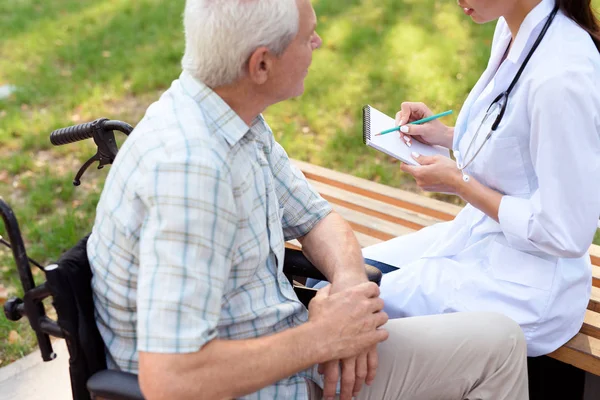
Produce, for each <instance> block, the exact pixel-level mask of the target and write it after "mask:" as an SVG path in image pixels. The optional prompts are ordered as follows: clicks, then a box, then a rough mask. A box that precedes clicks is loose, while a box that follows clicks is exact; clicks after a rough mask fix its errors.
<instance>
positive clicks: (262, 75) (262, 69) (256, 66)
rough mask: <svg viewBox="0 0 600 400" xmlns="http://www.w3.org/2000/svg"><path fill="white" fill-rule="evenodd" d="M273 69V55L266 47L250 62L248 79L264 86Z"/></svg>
mask: <svg viewBox="0 0 600 400" xmlns="http://www.w3.org/2000/svg"><path fill="white" fill-rule="evenodd" d="M272 68H273V55H272V54H271V52H269V49H267V48H266V47H259V48H258V49H256V50H255V51H254V53H252V55H251V56H250V59H249V60H248V77H249V78H250V79H251V80H252V82H254V83H256V84H257V85H262V84H264V83H265V82H266V81H267V79H268V78H269V74H270V73H271V70H272Z"/></svg>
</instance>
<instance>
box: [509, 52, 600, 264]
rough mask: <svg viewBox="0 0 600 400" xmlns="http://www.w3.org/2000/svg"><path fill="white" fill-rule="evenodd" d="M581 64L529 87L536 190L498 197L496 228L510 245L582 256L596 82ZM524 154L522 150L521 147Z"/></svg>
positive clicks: (592, 179)
mask: <svg viewBox="0 0 600 400" xmlns="http://www.w3.org/2000/svg"><path fill="white" fill-rule="evenodd" d="M585 68H586V67H585V63H582V64H581V65H576V66H574V67H573V69H572V70H571V71H568V70H564V71H562V72H561V73H560V74H556V75H555V76H553V77H547V78H546V79H543V80H542V81H541V82H538V83H537V84H535V83H532V86H531V87H530V92H529V97H528V105H529V110H530V111H529V116H530V123H531V136H530V154H529V156H530V157H531V161H532V164H533V167H534V169H535V172H536V177H537V180H538V189H537V190H535V191H534V192H533V193H532V196H531V197H530V198H529V199H524V198H517V197H511V196H504V197H503V198H502V201H501V204H500V210H499V221H500V225H501V228H502V230H503V232H504V234H505V236H506V238H507V240H508V242H509V244H510V245H511V246H513V247H514V248H517V249H519V250H524V251H543V252H545V253H547V254H550V255H553V256H557V257H581V256H583V255H584V254H585V253H586V252H587V250H588V248H589V246H590V245H591V243H592V240H593V237H594V233H595V231H596V227H597V224H598V217H599V215H600V116H599V110H600V87H598V86H599V84H598V76H597V75H598V74H597V70H596V71H592V68H591V67H590V66H589V63H588V64H587V70H586V69H585ZM524 156H525V157H526V156H527V155H526V154H524Z"/></svg>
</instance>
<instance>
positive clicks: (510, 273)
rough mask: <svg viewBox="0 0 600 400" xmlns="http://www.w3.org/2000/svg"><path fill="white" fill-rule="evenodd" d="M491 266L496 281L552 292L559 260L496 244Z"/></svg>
mask: <svg viewBox="0 0 600 400" xmlns="http://www.w3.org/2000/svg"><path fill="white" fill-rule="evenodd" d="M490 264H491V269H492V274H493V276H494V278H495V279H499V280H503V281H508V282H513V283H518V284H520V285H525V286H529V287H534V288H537V289H542V290H550V288H551V287H552V282H553V281H554V275H555V273H556V265H557V260H556V259H555V260H554V261H551V260H546V259H544V258H541V257H538V256H535V255H533V254H529V253H525V252H523V251H519V250H515V249H513V248H512V247H509V246H505V245H503V244H502V243H499V242H494V243H493V244H492V248H491V252H490Z"/></svg>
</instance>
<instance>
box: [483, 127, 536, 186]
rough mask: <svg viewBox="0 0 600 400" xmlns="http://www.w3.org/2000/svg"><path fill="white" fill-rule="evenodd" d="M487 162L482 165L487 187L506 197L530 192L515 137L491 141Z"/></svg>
mask: <svg viewBox="0 0 600 400" xmlns="http://www.w3.org/2000/svg"><path fill="white" fill-rule="evenodd" d="M487 160H488V161H487V162H486V163H485V165H482V167H483V168H484V171H485V172H484V175H485V177H486V179H485V180H486V182H487V183H488V186H490V187H491V188H492V189H495V190H498V191H500V192H502V193H504V194H508V195H523V194H528V193H529V192H530V188H529V181H528V180H527V172H526V170H525V165H524V162H523V155H522V150H521V148H520V146H519V140H518V139H517V138H516V137H498V138H495V139H492V142H491V146H490V147H489V149H488V152H487Z"/></svg>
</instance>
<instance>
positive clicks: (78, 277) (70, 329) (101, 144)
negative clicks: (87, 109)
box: [0, 118, 382, 400]
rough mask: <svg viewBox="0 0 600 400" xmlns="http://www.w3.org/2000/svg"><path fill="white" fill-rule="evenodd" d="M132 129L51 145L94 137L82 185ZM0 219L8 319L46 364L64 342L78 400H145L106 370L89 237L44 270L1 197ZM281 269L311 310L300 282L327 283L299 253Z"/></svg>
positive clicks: (72, 133) (124, 378) (129, 382)
mask: <svg viewBox="0 0 600 400" xmlns="http://www.w3.org/2000/svg"><path fill="white" fill-rule="evenodd" d="M132 130H133V128H132V126H131V125H129V124H127V123H125V122H121V121H112V120H108V119H106V118H100V119H97V120H95V121H93V122H89V123H84V124H80V125H76V126H71V127H67V128H62V129H58V130H56V131H54V132H52V133H51V135H50V141H51V143H52V144H53V145H64V144H68V143H73V142H77V141H80V140H85V139H88V138H93V140H94V142H95V144H96V146H97V148H98V150H97V152H96V154H95V155H94V156H92V157H91V158H90V159H89V160H88V161H86V162H85V163H84V164H83V166H82V167H81V168H80V169H79V171H78V172H77V174H76V176H75V179H74V180H73V184H74V185H75V186H78V185H79V184H80V183H81V177H82V175H83V173H84V172H85V171H86V169H87V168H88V167H89V166H90V165H91V164H93V163H94V162H95V161H98V169H101V168H103V167H104V166H106V165H109V164H111V163H112V162H113V161H114V159H115V157H116V155H117V152H118V147H117V143H116V140H115V135H114V131H120V132H122V133H124V134H125V135H129V133H130V132H131V131H132ZM0 215H1V216H2V219H3V221H4V226H5V227H6V231H7V234H8V238H9V241H10V243H9V242H6V241H5V240H3V239H1V237H0V240H1V242H2V243H3V244H5V245H7V246H9V247H10V248H11V249H12V254H13V258H14V260H15V264H16V267H17V270H18V273H19V278H20V280H21V284H22V286H23V292H24V295H23V298H17V297H13V298H11V299H9V300H8V301H7V302H6V303H5V305H4V313H5V315H6V317H7V318H8V319H9V320H10V321H18V320H20V319H21V318H22V317H27V319H28V320H29V324H30V325H31V328H32V329H33V330H34V332H35V334H36V338H37V342H38V345H39V348H40V352H41V355H42V359H43V360H44V361H52V360H53V359H55V358H56V354H55V353H54V352H53V349H52V343H51V341H50V336H53V337H57V338H62V339H65V341H66V344H67V349H68V351H69V373H70V379H71V389H72V393H73V399H74V400H88V399H95V398H102V399H109V400H143V395H142V392H141V390H140V387H139V384H138V379H137V375H134V374H130V373H126V372H122V371H116V370H108V369H107V367H106V358H105V357H106V355H105V347H104V342H103V341H102V337H101V336H100V333H99V331H98V329H97V327H96V324H95V321H94V306H93V294H92V288H91V279H92V270H91V268H90V265H89V262H88V259H87V253H86V243H87V238H88V236H86V237H84V238H83V239H81V240H80V241H79V242H78V243H77V244H75V246H74V247H73V248H71V249H70V250H68V251H67V252H65V253H64V254H63V255H62V256H61V257H60V258H59V260H58V262H57V263H56V264H50V265H47V266H45V267H43V266H41V265H40V264H39V263H37V262H35V261H34V260H31V259H30V258H29V257H28V256H27V252H26V249H25V244H24V241H23V237H22V235H21V231H20V228H19V224H18V222H17V218H16V216H15V214H14V212H13V210H12V209H11V208H10V207H9V205H8V204H7V203H6V202H5V201H4V200H3V199H1V198H0ZM31 264H33V265H35V266H36V267H38V268H40V269H41V270H42V271H43V272H44V274H45V278H46V281H45V282H44V283H42V284H40V285H37V286H36V284H35V282H34V279H33V274H32V271H31ZM365 268H366V271H367V275H368V278H369V280H370V281H372V282H376V283H377V284H379V283H380V282H381V277H382V275H381V272H380V271H379V270H378V269H376V268H374V267H371V266H369V265H365ZM283 270H284V273H285V275H286V276H287V278H288V280H289V281H290V283H292V284H293V285H294V290H295V292H296V294H297V296H298V298H299V299H300V301H302V303H303V304H304V305H305V306H306V307H308V303H309V302H310V300H311V299H312V298H313V297H314V295H315V294H316V290H314V289H311V288H307V287H305V286H303V285H302V284H300V283H298V281H302V280H303V279H305V278H315V279H321V280H324V279H325V277H324V276H323V274H321V272H320V271H319V270H318V269H317V268H315V267H314V266H313V265H312V264H311V263H310V262H309V261H308V259H307V258H306V257H305V256H304V255H303V254H302V252H301V251H300V250H294V249H289V248H286V253H285V261H284V266H283ZM296 280H298V281H296ZM46 298H51V299H52V305H53V307H54V308H55V310H56V314H57V319H56V320H52V319H50V318H49V317H48V316H47V315H46V311H45V308H44V304H43V303H42V301H43V300H44V299H46Z"/></svg>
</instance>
